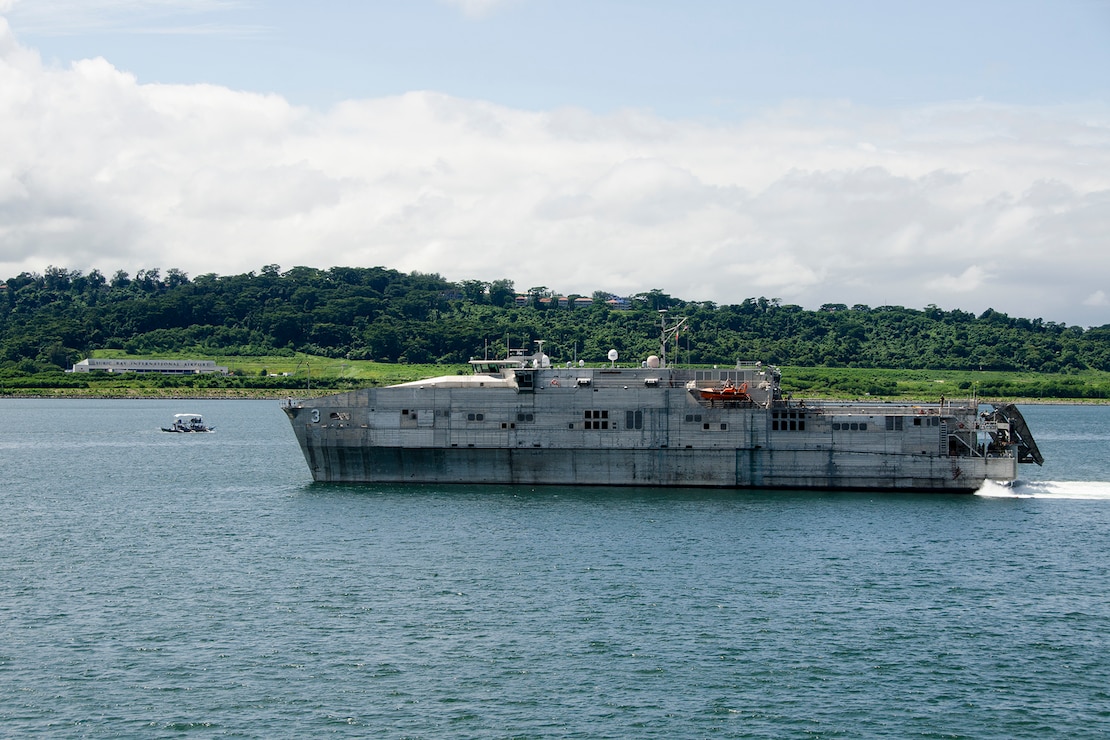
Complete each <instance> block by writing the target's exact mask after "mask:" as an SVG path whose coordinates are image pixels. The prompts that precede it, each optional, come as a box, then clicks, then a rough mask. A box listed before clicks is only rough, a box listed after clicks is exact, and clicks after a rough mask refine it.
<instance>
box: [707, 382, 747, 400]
mask: <svg viewBox="0 0 1110 740" xmlns="http://www.w3.org/2000/svg"><path fill="white" fill-rule="evenodd" d="M698 392H699V393H700V394H701V397H702V398H703V399H705V400H706V401H750V400H751V397H750V396H749V395H748V384H747V383H741V384H740V385H739V386H735V385H733V384H732V383H731V382H728V383H725V384H724V385H723V386H722V387H720V388H699V389H698Z"/></svg>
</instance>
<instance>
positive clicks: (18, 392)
mask: <svg viewBox="0 0 1110 740" xmlns="http://www.w3.org/2000/svg"><path fill="white" fill-rule="evenodd" d="M94 354H95V355H96V356H115V357H120V356H122V355H123V353H119V352H114V353H108V352H103V353H102V352H96V353H94ZM190 357H191V358H192V359H196V356H195V355H192V356H190ZM159 359H186V358H185V357H182V356H179V355H174V356H166V357H165V358H159ZM207 359H214V360H215V361H216V364H217V365H223V366H226V367H228V369H229V371H230V374H229V375H227V376H223V375H189V376H165V375H155V374H149V375H147V374H143V375H139V374H133V373H122V374H107V373H89V374H78V373H62V372H61V371H54V372H51V373H43V374H39V375H26V374H18V373H16V374H10V373H9V374H0V399H3V398H98V399H144V398H145V399H182V400H186V399H216V400H218V399H255V400H280V399H285V398H290V397H292V398H308V397H315V396H321V395H328V394H332V393H342V392H344V391H349V390H354V389H357V388H365V387H370V386H386V385H393V384H396V383H403V382H407V381H411V380H419V379H422V378H429V377H433V376H437V375H459V374H468V373H469V372H470V370H469V368H468V367H467V366H466V365H397V364H390V363H380V362H374V361H369V360H345V359H334V358H327V357H318V356H310V355H303V354H298V355H293V356H263V357H229V356H215V357H211V358H207ZM711 367H713V366H705V367H704V368H700V369H710V368H711ZM720 367H727V366H725V365H721V366H720ZM780 370H781V372H782V388H783V393H784V394H791V395H792V396H793V397H794V398H796V399H803V398H804V399H807V400H810V399H812V400H814V401H849V400H854V401H866V402H871V403H885V402H888V401H889V402H898V403H905V402H916V403H920V402H930V401H934V402H935V401H938V400H940V398H942V397H943V398H946V399H950V400H959V399H968V398H971V397H973V396H974V397H977V398H979V399H981V400H983V401H988V402H1001V401H1006V402H1019V403H1025V404H1033V403H1044V404H1096V405H1097V404H1106V403H1110V372H1105V371H1097V370H1086V371H1083V372H1078V373H1066V374H1065V373H1032V372H1003V371H990V370H986V371H984V370H974V371H965V370H900V369H890V368H828V367H791V366H783V367H780Z"/></svg>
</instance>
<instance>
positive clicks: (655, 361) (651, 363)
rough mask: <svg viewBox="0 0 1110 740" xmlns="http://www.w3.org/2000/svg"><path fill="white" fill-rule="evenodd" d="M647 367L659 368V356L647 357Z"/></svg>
mask: <svg viewBox="0 0 1110 740" xmlns="http://www.w3.org/2000/svg"><path fill="white" fill-rule="evenodd" d="M647 366H648V367H659V356H658V355H648V358H647Z"/></svg>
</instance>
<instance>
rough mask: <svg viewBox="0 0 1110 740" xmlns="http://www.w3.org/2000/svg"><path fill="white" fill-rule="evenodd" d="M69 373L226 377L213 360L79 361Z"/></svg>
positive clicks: (222, 369) (224, 369)
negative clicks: (211, 375)
mask: <svg viewBox="0 0 1110 740" xmlns="http://www.w3.org/2000/svg"><path fill="white" fill-rule="evenodd" d="M70 372H71V373H91V372H101V373H162V374H163V375H201V374H204V373H219V374H220V375H227V368H226V367H221V366H219V365H217V364H216V363H215V361H213V360H136V359H122V360H121V359H93V358H89V359H87V360H81V361H80V362H78V363H77V364H76V365H74V366H73V369H72V370H70Z"/></svg>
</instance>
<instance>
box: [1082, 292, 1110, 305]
mask: <svg viewBox="0 0 1110 740" xmlns="http://www.w3.org/2000/svg"><path fill="white" fill-rule="evenodd" d="M1083 305H1084V306H1092V307H1094V308H1105V307H1106V306H1110V298H1107V296H1106V291H1104V290H1096V291H1095V292H1094V293H1091V294H1090V295H1089V296H1087V297H1086V298H1084V299H1083Z"/></svg>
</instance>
